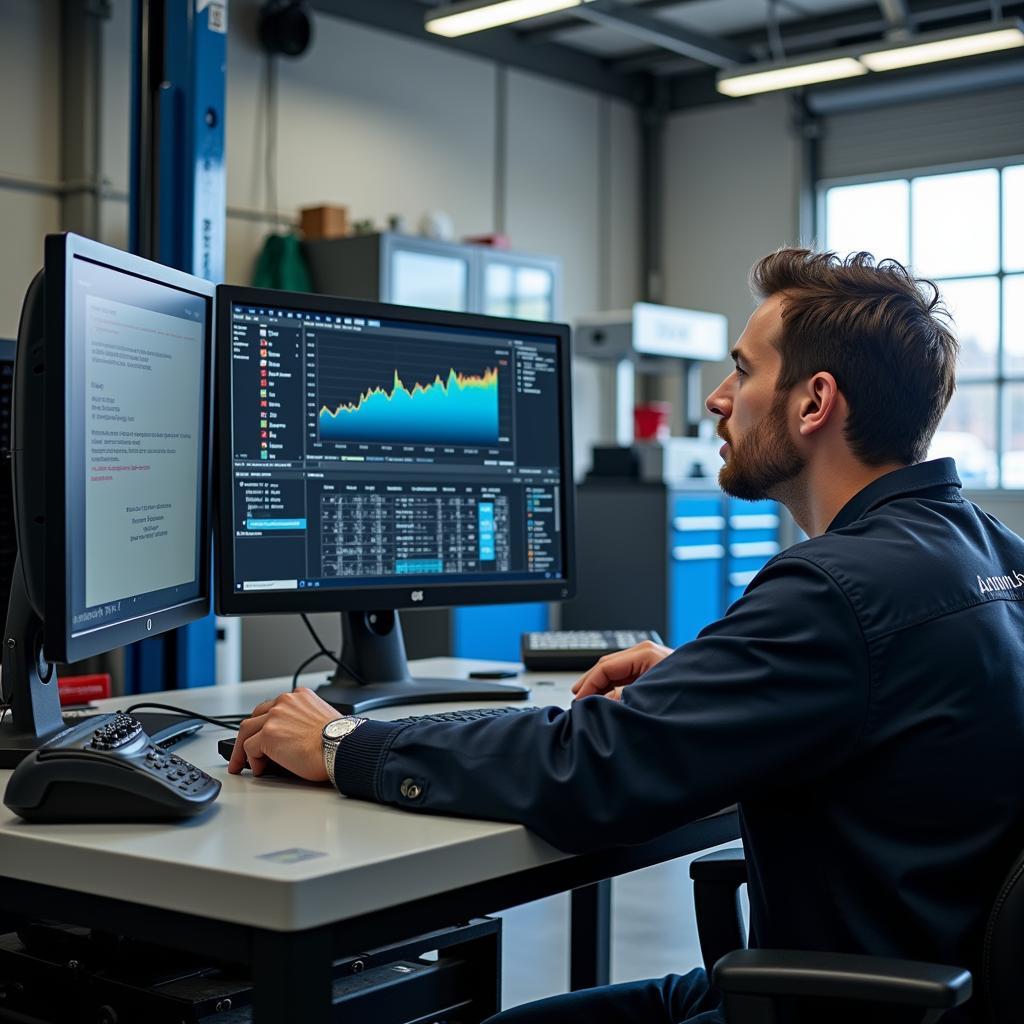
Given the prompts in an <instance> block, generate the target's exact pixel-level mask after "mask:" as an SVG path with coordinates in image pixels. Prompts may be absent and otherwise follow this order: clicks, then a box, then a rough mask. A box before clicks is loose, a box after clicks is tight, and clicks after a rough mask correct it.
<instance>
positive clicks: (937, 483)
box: [825, 459, 963, 533]
mask: <svg viewBox="0 0 1024 1024" xmlns="http://www.w3.org/2000/svg"><path fill="white" fill-rule="evenodd" d="M962 486H963V485H962V484H961V483H960V477H959V476H957V472H956V463H955V462H954V461H953V460H952V459H933V460H932V461H931V462H919V463H918V464H917V465H916V466H906V467H905V468H903V469H894V470H893V471H892V472H891V473H886V474H885V476H880V477H879V478H878V479H877V480H873V481H872V482H871V483H869V484H868V485H867V487H865V488H864V489H863V490H862V491H858V492H857V494H855V495H854V496H853V497H852V498H851V499H850V500H849V501H848V502H847V503H846V504H845V505H844V506H843V507H842V508H841V509H840V510H839V512H838V513H837V514H836V517H835V519H833V520H832V522H831V523H829V524H828V529H827V530H826V531H825V532H826V533H831V532H832V531H833V530H838V529H841V528H842V527H844V526H849V525H850V523H853V522H856V521H857V520H858V519H861V518H862V517H864V516H866V515H867V514H868V513H869V512H871V511H873V510H874V509H876V508H878V506H879V505H884V504H886V502H889V501H894V500H895V499H896V498H904V497H906V496H907V495H908V494H921V493H922V492H925V491H934V492H937V493H934V494H932V495H930V497H933V498H938V499H940V500H941V499H945V500H947V501H956V500H958V499H959V494H958V491H959V489H960V488H961V487H962Z"/></svg>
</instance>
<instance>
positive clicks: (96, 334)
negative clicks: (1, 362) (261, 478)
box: [65, 256, 208, 637]
mask: <svg viewBox="0 0 1024 1024" xmlns="http://www.w3.org/2000/svg"><path fill="white" fill-rule="evenodd" d="M207 304H208V300H207V299H206V298H205V297H204V296H202V295H194V294H190V293H189V292H187V291H182V290H180V289H178V288H172V287H168V286H167V285H165V284H162V283H158V282H155V281H148V280H145V279H144V278H139V277H134V276H131V275H127V274H124V273H123V272H120V271H118V270H115V269H112V268H110V267H105V266H103V265H102V264H100V263H95V262H93V261H90V260H86V259H84V258H82V257H79V256H76V257H74V258H73V261H72V268H71V302H70V316H69V318H68V324H67V331H66V336H67V345H68V357H69V369H70V375H69V377H68V379H67V382H66V384H67V396H68V406H67V408H68V413H69V414H68V416H67V417H66V419H65V431H66V445H67V448H66V450H67V483H66V491H65V494H66V500H67V504H68V509H69V511H70V512H71V514H70V515H69V517H68V528H69V531H70V537H69V545H68V549H69V552H70V556H71V557H70V559H69V563H70V568H71V589H70V592H69V595H68V597H69V599H70V603H71V632H72V636H73V637H78V636H80V635H81V634H83V633H85V632H88V631H90V630H93V629H96V628H97V627H102V626H107V625H110V624H113V623H117V622H123V621H125V620H127V619H130V618H136V617H139V616H142V615H147V614H148V613H151V612H154V611H157V610H159V609H163V608H166V607H168V606H171V605H176V604H181V603H184V602H188V601H190V600H193V599H195V598H196V597H198V596H199V593H200V575H199V573H200V568H201V561H202V548H203V546H204V545H203V544H202V543H201V538H202V528H203V499H204V495H203V488H202V487H201V476H202V470H203V461H204V450H203V428H204V422H205V420H206V409H205V407H204V391H205V386H204V379H205V368H206V337H205V335H206V330H207Z"/></svg>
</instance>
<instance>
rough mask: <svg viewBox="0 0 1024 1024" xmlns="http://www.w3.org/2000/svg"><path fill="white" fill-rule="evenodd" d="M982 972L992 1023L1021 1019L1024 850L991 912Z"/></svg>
mask: <svg viewBox="0 0 1024 1024" xmlns="http://www.w3.org/2000/svg"><path fill="white" fill-rule="evenodd" d="M982 975H983V978H982V985H981V989H982V993H983V994H984V999H985V1001H986V1003H987V1011H988V1018H987V1019H988V1020H989V1021H990V1024H1015V1022H1019V1021H1020V1020H1021V1013H1022V1011H1024V853H1022V854H1021V856H1020V857H1018V858H1017V861H1016V863H1015V864H1014V865H1013V867H1012V868H1011V869H1010V873H1009V874H1008V875H1007V876H1006V880H1005V881H1004V882H1003V884H1002V886H1001V888H1000V890H999V895H998V896H997V897H996V901H995V903H994V904H993V906H992V912H991V913H990V914H989V918H988V926H987V927H986V929H985V945H984V948H983V950H982ZM979 994H980V993H979Z"/></svg>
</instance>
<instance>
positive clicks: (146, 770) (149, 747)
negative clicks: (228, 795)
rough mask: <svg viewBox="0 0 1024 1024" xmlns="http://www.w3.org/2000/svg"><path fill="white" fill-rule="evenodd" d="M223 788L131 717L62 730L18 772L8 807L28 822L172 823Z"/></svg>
mask: <svg viewBox="0 0 1024 1024" xmlns="http://www.w3.org/2000/svg"><path fill="white" fill-rule="evenodd" d="M220 788H221V784H220V782H218V781H217V780H216V779H214V778H211V777H210V776H209V775H208V774H207V773H206V772H204V771H202V770H201V769H200V768H197V767H196V766H195V765H194V764H190V763H189V762H188V761H186V760H185V759H184V758H182V757H179V756H178V755H177V754H172V753H170V752H168V751H167V750H165V749H164V748H163V747H161V746H159V745H158V744H157V743H155V742H154V741H153V740H152V738H151V737H150V736H149V735H148V734H147V733H146V732H145V731H144V730H143V728H142V723H141V722H140V721H139V720H138V719H137V718H134V717H133V716H131V715H127V714H124V713H122V712H116V713H114V714H108V715H97V716H93V717H90V718H87V719H83V720H82V721H81V722H79V723H77V724H75V725H72V726H71V727H70V728H68V729H64V730H62V731H61V732H59V733H57V735H56V736H54V737H52V738H51V739H50V740H48V741H47V742H45V743H43V744H42V745H41V746H40V747H38V748H37V749H36V750H34V751H32V753H30V754H29V755H28V756H27V757H26V758H25V759H24V760H23V761H22V762H21V763H20V764H19V765H18V767H17V768H16V769H15V770H14V773H13V774H12V775H11V778H10V781H9V782H8V784H7V792H6V793H5V795H4V803H5V804H6V805H7V806H8V807H9V808H10V809H11V810H12V811H14V813H15V814H17V815H19V816H20V817H22V818H25V819H27V820H28V821H65V822H71V821H167V820H174V819H178V818H187V817H191V816H192V815H194V814H198V813H199V812H200V811H202V810H204V809H205V808H206V807H207V806H209V804H210V803H212V801H213V800H214V799H215V798H216V796H217V794H218V793H219V792H220Z"/></svg>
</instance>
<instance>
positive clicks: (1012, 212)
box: [1003, 164, 1024, 270]
mask: <svg viewBox="0 0 1024 1024" xmlns="http://www.w3.org/2000/svg"><path fill="white" fill-rule="evenodd" d="M1003 270H1024V164H1018V165H1017V166H1016V167H1007V168H1006V170H1004V171H1003Z"/></svg>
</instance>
